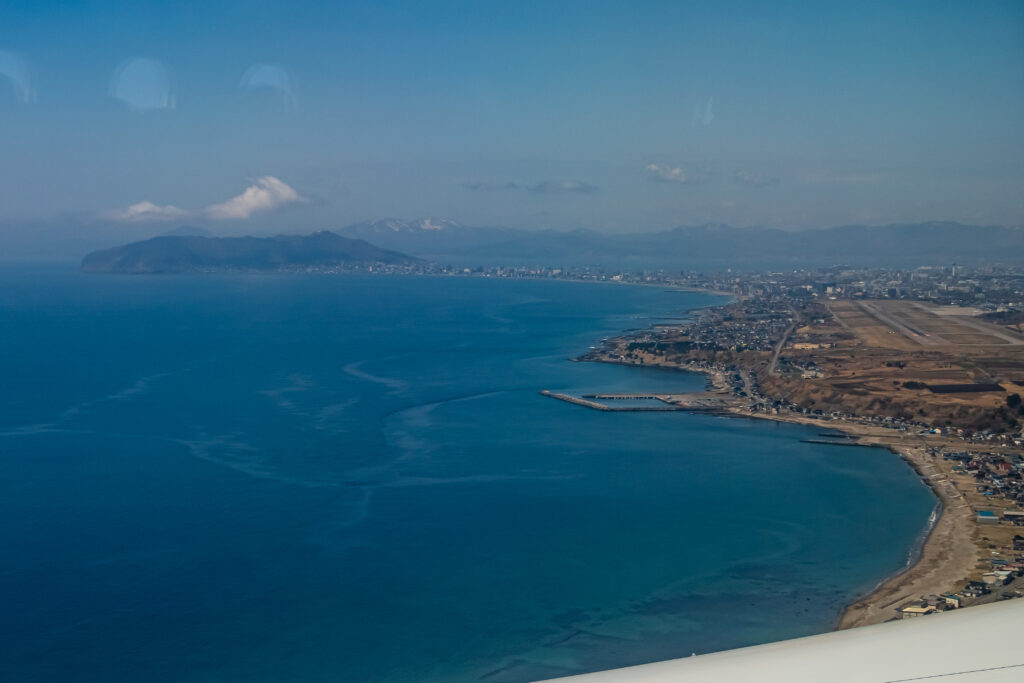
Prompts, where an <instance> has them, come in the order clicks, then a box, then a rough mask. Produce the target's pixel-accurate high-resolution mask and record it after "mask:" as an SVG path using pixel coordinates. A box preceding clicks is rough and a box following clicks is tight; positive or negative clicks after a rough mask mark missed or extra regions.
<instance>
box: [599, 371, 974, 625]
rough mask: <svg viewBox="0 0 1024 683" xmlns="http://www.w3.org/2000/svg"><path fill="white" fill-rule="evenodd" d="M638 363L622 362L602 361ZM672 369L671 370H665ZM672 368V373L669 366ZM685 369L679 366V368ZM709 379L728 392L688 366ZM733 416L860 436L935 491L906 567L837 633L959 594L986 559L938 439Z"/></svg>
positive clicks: (844, 616) (852, 607)
mask: <svg viewBox="0 0 1024 683" xmlns="http://www.w3.org/2000/svg"><path fill="white" fill-rule="evenodd" d="M597 362H608V363H613V364H621V365H636V364H635V363H630V362H621V361H597ZM662 367H666V366H662ZM666 369H668V368H667V367H666ZM676 369H679V368H676ZM684 370H685V371H687V372H699V373H701V374H704V375H705V376H706V377H707V380H708V382H707V390H708V392H709V393H715V392H717V391H722V390H725V389H726V387H727V383H726V381H725V377H724V376H722V374H721V373H720V372H718V371H715V370H710V369H704V368H684ZM718 414H720V415H723V416H727V417H742V418H749V419H762V420H771V421H774V422H788V423H791V424H801V425H805V426H812V427H817V428H822V427H827V428H829V429H833V430H835V431H838V432H842V433H843V434H847V435H850V436H854V437H856V438H857V445H862V446H874V447H878V448H885V449H886V450H888V451H889V452H891V453H893V454H895V455H896V456H898V457H899V458H900V459H901V460H903V461H904V462H905V463H907V465H908V466H909V467H911V468H912V469H913V470H914V471H915V473H917V475H918V476H919V477H920V479H921V481H922V483H924V484H925V485H926V486H928V488H929V489H930V490H931V491H932V494H933V495H934V496H935V498H936V506H935V508H933V510H932V513H931V514H930V515H929V520H928V523H927V525H926V526H925V527H924V528H923V529H922V531H921V534H920V535H919V536H918V538H917V539H916V540H915V543H914V545H913V546H912V547H911V548H910V549H909V551H908V560H907V563H906V565H904V566H903V567H901V568H900V569H898V570H897V571H895V572H893V573H892V574H889V575H888V576H886V577H884V578H882V579H881V580H880V581H879V582H878V583H877V584H876V585H875V587H874V588H872V589H871V590H869V591H867V592H866V593H865V594H863V595H862V596H860V597H858V598H857V599H855V600H854V601H853V602H851V603H850V604H848V605H847V606H846V607H845V608H844V609H843V611H842V612H841V613H840V614H839V616H838V617H837V618H836V622H835V625H834V627H833V630H843V629H847V628H854V627H857V626H867V625H869V624H879V623H882V622H885V621H890V620H893V619H895V618H897V616H896V614H895V610H896V608H897V607H898V606H899V605H900V604H901V603H904V602H906V601H909V600H914V599H916V598H918V597H920V596H924V595H933V594H934V595H941V594H943V593H950V592H954V591H955V590H956V589H957V587H958V585H959V584H960V583H962V581H963V580H965V579H966V577H967V576H968V575H969V574H970V573H971V572H972V571H973V570H974V569H975V567H976V566H977V564H978V561H979V559H980V558H981V547H980V546H979V543H978V541H977V540H976V538H977V534H976V531H977V527H976V524H975V522H974V512H973V510H972V508H971V507H970V505H968V504H967V503H966V501H965V500H964V498H963V496H962V495H961V494H960V492H959V491H958V490H957V489H956V487H955V485H953V484H952V483H951V482H950V481H949V480H948V479H945V478H939V476H940V471H939V470H938V468H937V466H936V464H935V462H933V460H932V458H931V457H930V456H929V455H928V452H927V448H928V447H929V446H933V445H936V443H937V440H936V439H929V440H928V441H926V440H925V439H924V438H922V437H921V436H919V435H911V434H905V433H899V432H897V433H893V430H891V429H884V428H881V427H878V426H873V425H865V424H860V423H852V422H847V421H844V420H833V419H829V420H821V419H812V418H807V417H804V416H796V415H773V414H767V413H752V412H748V411H743V410H741V409H739V408H736V407H732V408H728V409H726V410H723V411H721V412H720V413H718Z"/></svg>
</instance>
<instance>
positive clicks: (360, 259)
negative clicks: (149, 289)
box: [82, 232, 420, 273]
mask: <svg viewBox="0 0 1024 683" xmlns="http://www.w3.org/2000/svg"><path fill="white" fill-rule="evenodd" d="M419 262H420V261H419V259H416V258H414V257H412V256H407V255H405V254H402V253H399V252H396V251H390V250H386V249H381V248H379V247H376V246H374V245H372V244H370V243H369V242H366V241H364V240H360V239H348V238H346V237H341V236H340V235H336V234H334V233H332V232H316V233H313V234H312V235H278V236H276V237H213V238H211V237H202V236H196V235H164V236H160V237H154V238H152V239H148V240H144V241H141V242H132V243H131V244H126V245H123V246H120V247H114V248H112V249H104V250H102V251H95V252H93V253H91V254H88V255H87V256H86V257H85V258H84V259H82V270H86V271H90V272H97V273H182V272H211V271H221V270H278V269H282V268H283V269H295V268H303V267H330V266H354V265H372V264H376V263H382V264H387V265H414V264H416V263H419Z"/></svg>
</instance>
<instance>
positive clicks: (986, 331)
mask: <svg viewBox="0 0 1024 683" xmlns="http://www.w3.org/2000/svg"><path fill="white" fill-rule="evenodd" d="M829 308H830V309H831V310H832V312H833V314H834V315H835V316H836V318H837V320H838V321H839V323H840V324H841V325H842V326H843V327H845V328H846V329H847V330H849V331H850V332H851V333H852V334H854V335H856V336H857V337H858V338H860V339H861V340H862V341H863V342H864V343H865V344H866V345H867V346H869V347H880V348H891V349H905V350H914V349H927V348H936V347H947V349H946V350H947V351H948V350H951V349H949V348H948V347H954V349H956V350H958V351H965V350H967V349H966V348H963V349H961V348H960V347H984V346H994V347H999V346H1002V347H1024V337H1022V336H1021V335H1018V334H1016V333H1015V332H1012V331H1010V330H1007V329H1006V328H1000V327H998V326H996V325H993V324H990V323H986V322H983V321H981V320H978V319H977V318H974V317H973V316H969V315H953V314H952V313H951V311H950V309H949V308H948V307H945V308H941V309H940V308H938V307H933V306H930V305H929V304H924V303H920V302H911V301H888V300H885V301H836V302H832V303H830V304H829Z"/></svg>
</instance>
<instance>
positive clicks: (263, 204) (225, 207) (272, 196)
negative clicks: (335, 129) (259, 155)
mask: <svg viewBox="0 0 1024 683" xmlns="http://www.w3.org/2000/svg"><path fill="white" fill-rule="evenodd" d="M305 201H306V198H305V197H303V196H302V195H300V194H299V193H298V192H296V191H295V190H294V189H293V188H292V187H291V186H289V185H288V184H287V183H284V182H282V181H281V180H278V179H277V178H275V177H274V176H269V175H266V176H263V177H262V178H257V179H256V182H255V183H254V184H252V185H250V186H249V187H247V188H245V191H244V192H242V194H240V195H238V196H237V197H232V198H231V199H229V200H227V201H226V202H223V203H222V204H213V205H211V206H208V207H206V208H205V209H204V210H203V213H205V214H206V216H207V217H209V218H212V219H213V220H230V219H240V218H248V217H249V216H251V215H253V214H254V213H262V212H264V211H273V210H274V209H279V208H281V207H282V206H287V205H288V204H297V203H303V202H305Z"/></svg>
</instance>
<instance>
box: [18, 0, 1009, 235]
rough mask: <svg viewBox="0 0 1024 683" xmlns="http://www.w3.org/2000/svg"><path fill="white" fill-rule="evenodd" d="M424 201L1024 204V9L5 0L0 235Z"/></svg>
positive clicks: (556, 206) (405, 207)
mask: <svg viewBox="0 0 1024 683" xmlns="http://www.w3.org/2000/svg"><path fill="white" fill-rule="evenodd" d="M423 216H433V217H438V218H447V219H451V220H455V221H458V222H461V223H464V224H468V225H489V226H497V225H500V226H509V227H522V228H555V229H576V228H592V229H596V230H601V231H605V232H634V231H649V230H659V229H666V228H670V227H674V226H678V225H694V224H703V223H708V222H714V223H728V224H731V225H736V226H772V227H781V228H786V229H801V228H812V227H825V226H832V225H845V224H886V223H893V222H919V221H928V220H955V221H960V222H964V223H971V224H1004V225H1021V224H1024V3H1021V2H1019V1H1010V2H996V1H992V2H944V1H942V0H927V1H919V2H899V1H889V2H878V3H875V2H857V3H852V2H844V3H829V2H806V3H802V2H800V3H798V2H730V1H728V0H724V1H716V2H707V1H705V2H683V1H681V0H675V1H672V2H638V1H634V2H602V1H601V0H588V1H583V2H578V1H563V2H559V1H555V0H549V1H548V2H531V1H529V0H519V1H517V2H501V1H497V0H496V1H493V2H479V1H477V2H469V1H467V2H455V1H449V0H435V1H432V2H412V1H404V2H398V1H388V0H373V1H351V2H286V1H282V0H259V1H257V2H234V1H230V0H229V1H225V2H192V1H191V0H184V1H178V2H174V3H168V2H148V1H146V0H134V1H132V2H123V3H119V2H47V1H46V0H33V1H31V2H10V1H9V0H0V249H3V248H5V246H6V248H8V249H16V248H20V247H17V246H16V245H24V244H26V243H30V242H32V241H33V240H37V241H40V240H41V241H49V242H52V241H53V240H55V239H56V240H60V239H63V238H64V237H65V235H66V234H67V232H68V231H71V232H74V233H75V234H76V235H78V237H79V238H88V237H90V236H91V237H94V238H95V239H97V240H98V239H101V238H102V239H113V238H114V237H115V236H116V237H121V236H140V237H148V236H150V235H152V234H156V233H157V232H159V231H160V230H161V229H163V228H167V227H173V226H176V225H180V224H189V225H203V226H207V227H210V228H211V229H213V230H214V231H215V232H217V233H218V234H244V233H254V234H263V233H267V232H309V231H311V230H316V229H330V228H332V227H340V226H343V225H346V224H349V223H352V222H356V221H361V220H369V219H377V218H383V217H401V218H415V217H423ZM83 236H84V237H83ZM69 239H70V238H69Z"/></svg>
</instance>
